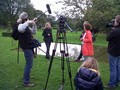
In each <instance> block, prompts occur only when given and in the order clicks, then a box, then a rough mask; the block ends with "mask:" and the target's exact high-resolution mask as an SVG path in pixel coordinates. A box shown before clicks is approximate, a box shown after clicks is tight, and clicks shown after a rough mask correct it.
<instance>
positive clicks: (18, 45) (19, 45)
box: [17, 41, 20, 63]
mask: <svg viewBox="0 0 120 90" xmlns="http://www.w3.org/2000/svg"><path fill="white" fill-rule="evenodd" d="M19 48H20V45H19V41H18V50H17V51H18V54H17V63H19Z"/></svg>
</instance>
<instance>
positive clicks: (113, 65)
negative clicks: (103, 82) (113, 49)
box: [108, 54, 120, 86]
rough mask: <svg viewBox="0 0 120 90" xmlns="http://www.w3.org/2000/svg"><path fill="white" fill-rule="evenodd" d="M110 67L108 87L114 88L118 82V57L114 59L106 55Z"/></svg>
mask: <svg viewBox="0 0 120 90" xmlns="http://www.w3.org/2000/svg"><path fill="white" fill-rule="evenodd" d="M108 58H109V67H110V81H109V83H108V85H109V86H116V85H118V84H119V82H120V56H117V57H114V56H112V55H110V54H108Z"/></svg>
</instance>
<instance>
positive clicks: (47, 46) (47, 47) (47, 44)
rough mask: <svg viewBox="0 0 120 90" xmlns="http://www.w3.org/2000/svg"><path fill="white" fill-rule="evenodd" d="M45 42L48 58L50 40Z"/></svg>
mask: <svg viewBox="0 0 120 90" xmlns="http://www.w3.org/2000/svg"><path fill="white" fill-rule="evenodd" d="M45 44H46V58H49V57H50V55H49V50H50V45H51V42H45Z"/></svg>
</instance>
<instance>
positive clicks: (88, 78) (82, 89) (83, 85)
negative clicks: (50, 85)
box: [74, 67, 103, 90]
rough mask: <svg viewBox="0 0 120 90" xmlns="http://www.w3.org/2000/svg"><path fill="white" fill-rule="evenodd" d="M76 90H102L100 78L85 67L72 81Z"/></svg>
mask: <svg viewBox="0 0 120 90" xmlns="http://www.w3.org/2000/svg"><path fill="white" fill-rule="evenodd" d="M74 84H75V87H76V90H103V85H102V81H101V78H100V76H99V75H98V74H97V73H96V72H94V71H92V70H90V69H87V68H85V67H82V68H81V69H80V70H79V71H78V72H77V74H76V76H75V79H74Z"/></svg>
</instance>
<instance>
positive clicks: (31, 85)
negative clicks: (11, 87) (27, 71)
mask: <svg viewBox="0 0 120 90" xmlns="http://www.w3.org/2000/svg"><path fill="white" fill-rule="evenodd" d="M34 85H35V84H34V83H28V84H24V87H33V86H34Z"/></svg>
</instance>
